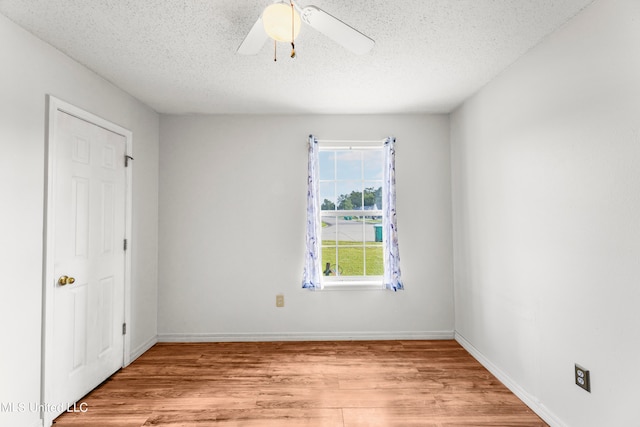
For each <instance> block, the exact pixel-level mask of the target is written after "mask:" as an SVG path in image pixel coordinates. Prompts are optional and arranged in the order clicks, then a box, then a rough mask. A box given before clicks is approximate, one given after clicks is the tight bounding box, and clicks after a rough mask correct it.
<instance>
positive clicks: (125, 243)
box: [124, 239, 127, 251]
mask: <svg viewBox="0 0 640 427" xmlns="http://www.w3.org/2000/svg"><path fill="white" fill-rule="evenodd" d="M124 250H125V251H126V250H127V239H124Z"/></svg>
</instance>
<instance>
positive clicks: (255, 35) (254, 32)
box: [238, 17, 269, 55]
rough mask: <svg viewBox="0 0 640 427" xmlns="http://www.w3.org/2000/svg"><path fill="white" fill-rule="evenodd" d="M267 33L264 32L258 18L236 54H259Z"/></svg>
mask: <svg viewBox="0 0 640 427" xmlns="http://www.w3.org/2000/svg"><path fill="white" fill-rule="evenodd" d="M267 38H269V36H267V33H266V32H265V31H264V25H263V24H262V17H259V18H258V20H257V21H256V23H255V24H253V27H251V30H250V31H249V34H247V36H246V37H245V38H244V40H243V41H242V43H241V44H240V46H239V47H238V53H240V54H242V55H255V54H257V53H258V52H260V49H262V46H264V43H265V42H266V41H267Z"/></svg>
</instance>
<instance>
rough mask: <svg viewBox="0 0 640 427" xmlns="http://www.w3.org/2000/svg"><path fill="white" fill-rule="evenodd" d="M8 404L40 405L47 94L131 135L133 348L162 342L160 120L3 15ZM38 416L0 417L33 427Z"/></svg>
mask: <svg viewBox="0 0 640 427" xmlns="http://www.w3.org/2000/svg"><path fill="white" fill-rule="evenodd" d="M0 52H2V66H1V67H0V101H1V102H0V153H1V154H0V200H2V202H1V206H2V207H1V208H0V273H1V276H2V285H0V289H2V295H1V296H0V328H1V330H2V345H1V347H0V403H5V404H6V403H8V402H14V403H16V404H18V403H24V404H26V405H28V404H39V403H40V354H41V345H40V343H41V341H40V340H41V321H42V250H43V248H42V233H43V200H44V197H45V195H44V163H45V158H44V147H45V113H46V109H45V95H46V94H52V95H54V96H56V97H58V98H60V99H62V100H64V101H67V102H70V103H72V104H75V105H77V106H79V107H81V108H84V109H85V110H88V111H90V112H92V113H94V114H97V115H99V116H101V117H104V118H105V119H107V120H111V121H113V122H115V123H117V124H119V125H121V126H123V127H125V128H128V129H130V130H132V131H133V135H134V151H133V156H134V157H135V159H136V160H135V166H134V171H133V181H134V183H133V185H134V194H135V197H134V206H133V210H134V219H133V242H132V251H133V253H132V258H133V265H132V274H133V281H132V288H133V299H132V305H133V307H132V311H133V313H134V315H133V319H132V320H133V321H132V324H131V325H130V327H131V328H130V331H131V333H132V334H133V336H132V350H136V349H138V348H140V346H143V345H145V343H147V342H148V340H150V339H153V338H154V337H155V335H156V310H157V302H156V301H157V280H156V279H157V196H158V178H157V174H158V122H159V118H158V115H157V114H156V113H155V112H153V111H151V110H150V109H149V108H147V107H145V106H144V105H142V104H141V103H140V102H138V101H136V100H135V99H133V98H131V97H130V96H128V95H126V94H125V93H124V92H122V91H121V90H119V89H117V88H115V87H114V86H113V85H111V84H110V83H108V82H106V81H105V80H103V79H102V78H100V77H98V76H97V75H96V74H94V73H92V72H90V71H89V70H87V69H86V68H84V67H82V66H81V65H79V64H78V63H76V62H74V61H72V60H71V59H69V58H68V57H66V56H65V55H63V54H61V53H60V52H59V51H57V50H55V49H53V48H52V47H51V46H49V45H47V44H44V43H42V42H41V41H40V40H38V39H36V38H35V37H33V36H32V35H30V34H29V33H27V32H25V31H24V30H22V29H21V28H19V27H17V26H16V25H14V24H13V23H11V22H10V21H8V20H7V19H6V18H5V17H4V16H2V15H0ZM38 423H39V414H38V413H34V412H31V411H29V410H28V409H27V410H26V411H24V412H18V411H16V412H13V413H8V412H0V425H2V426H16V427H20V426H26V427H32V426H34V425H37V424H38Z"/></svg>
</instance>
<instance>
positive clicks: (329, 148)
mask: <svg viewBox="0 0 640 427" xmlns="http://www.w3.org/2000/svg"><path fill="white" fill-rule="evenodd" d="M321 142H322V144H319V142H318V140H317V139H316V138H315V137H314V136H313V135H310V136H309V163H308V166H309V169H308V172H309V173H308V191H307V232H306V253H305V266H304V274H303V279H302V287H303V288H307V289H322V288H324V287H328V286H334V287H335V286H338V287H339V286H342V287H344V286H349V285H350V286H356V287H363V286H367V285H369V286H371V285H373V286H378V287H379V288H383V287H384V288H386V289H391V290H394V291H396V290H400V289H404V286H403V284H402V281H401V279H400V257H399V251H398V234H397V225H396V211H395V138H391V137H389V138H387V139H386V140H385V141H384V143H383V141H378V142H377V143H376V142H375V141H374V142H368V143H362V142H356V141H350V142H336V141H321Z"/></svg>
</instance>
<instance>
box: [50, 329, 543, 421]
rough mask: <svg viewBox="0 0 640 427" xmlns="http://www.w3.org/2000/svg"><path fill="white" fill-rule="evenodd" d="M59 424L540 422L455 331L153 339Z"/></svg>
mask: <svg viewBox="0 0 640 427" xmlns="http://www.w3.org/2000/svg"><path fill="white" fill-rule="evenodd" d="M80 403H84V404H85V405H84V406H82V408H83V409H86V412H83V413H81V412H77V413H65V414H63V415H61V416H60V417H58V419H57V420H56V424H54V426H55V427H63V426H123V427H124V426H132V427H133V426H136V427H137V426H209V425H215V426H259V427H268V426H278V427H281V426H348V427H355V426H384V427H388V426H426V427H452V426H476V427H481V426H527V427H529V426H546V425H547V424H545V423H544V422H543V421H542V420H541V419H540V418H539V417H538V416H537V415H536V414H535V413H534V412H532V411H531V410H530V409H529V408H528V407H527V406H526V405H525V404H524V403H522V401H520V400H519V399H518V398H517V397H516V396H515V395H514V394H513V393H511V392H510V391H509V390H508V389H507V388H506V387H505V386H504V385H502V384H501V383H500V382H499V381H498V380H497V379H496V378H495V377H494V376H493V375H491V374H490V373H489V372H488V371H487V370H486V369H485V368H484V367H482V366H481V365H480V364H479V363H478V362H477V361H476V360H475V359H474V358H473V357H471V356H470V355H469V353H467V352H466V351H465V350H464V349H463V348H462V347H461V346H460V345H459V344H458V343H457V342H455V341H332V342H272V343H197V344H173V343H172V344H157V345H155V346H154V347H153V348H151V349H150V350H149V351H148V352H146V353H145V354H143V355H142V356H141V357H140V358H139V359H138V360H136V361H135V362H134V363H133V364H131V365H130V366H129V367H127V368H125V369H123V370H121V371H119V372H118V373H116V374H115V375H113V376H112V377H111V378H110V379H108V380H107V381H106V382H104V383H103V384H102V385H101V386H100V387H98V388H97V389H96V390H94V391H93V392H91V393H90V394H89V395H87V396H85V397H84V398H83V399H82V400H80V402H79V403H78V405H77V406H76V407H77V408H79V407H80V406H79V405H80Z"/></svg>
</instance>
